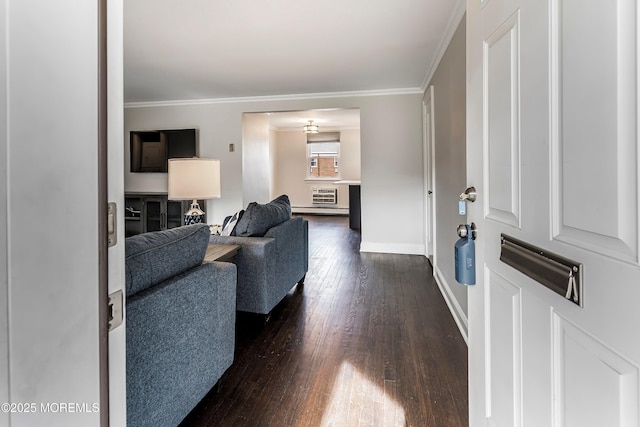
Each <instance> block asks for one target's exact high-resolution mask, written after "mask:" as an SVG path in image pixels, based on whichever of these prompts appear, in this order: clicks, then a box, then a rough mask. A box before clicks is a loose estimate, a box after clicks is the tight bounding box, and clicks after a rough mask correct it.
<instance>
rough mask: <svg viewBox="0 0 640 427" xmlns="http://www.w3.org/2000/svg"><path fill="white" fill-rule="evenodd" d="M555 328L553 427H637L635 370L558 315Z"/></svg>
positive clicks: (603, 345) (635, 367) (636, 369)
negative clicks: (554, 406) (592, 426)
mask: <svg viewBox="0 0 640 427" xmlns="http://www.w3.org/2000/svg"><path fill="white" fill-rule="evenodd" d="M553 323H554V328H553V333H554V337H553V342H554V354H553V361H554V366H553V370H554V372H557V375H556V376H555V378H554V392H555V395H556V396H557V397H558V399H557V400H556V408H555V413H556V417H557V418H556V420H555V421H556V424H557V425H562V426H576V427H578V426H589V425H594V426H595V425H598V426H605V425H606V426H616V425H621V426H627V425H628V426H635V425H637V423H636V421H637V419H638V418H637V410H638V398H639V396H638V367H637V366H634V365H633V364H632V363H630V362H628V361H626V360H625V359H623V358H622V357H621V356H620V355H619V354H617V353H616V352H615V351H612V350H611V349H609V348H608V347H607V346H606V345H605V344H603V343H601V342H599V341H598V340H597V339H595V338H593V337H592V336H590V335H589V334H588V333H586V332H584V331H583V330H581V329H579V328H578V327H576V326H575V325H573V324H572V323H571V322H569V321H568V320H566V319H565V318H564V317H562V316H561V315H559V314H557V313H554V315H553ZM585 373H588V375H585ZM594 384H598V386H597V387H594ZM584 402H597V404H593V405H585V404H584Z"/></svg>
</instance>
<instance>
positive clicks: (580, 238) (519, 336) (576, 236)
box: [452, 0, 640, 427]
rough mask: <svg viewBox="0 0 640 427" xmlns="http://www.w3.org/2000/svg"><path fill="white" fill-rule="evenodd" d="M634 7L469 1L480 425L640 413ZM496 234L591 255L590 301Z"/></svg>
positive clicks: (614, 0)
mask: <svg viewBox="0 0 640 427" xmlns="http://www.w3.org/2000/svg"><path fill="white" fill-rule="evenodd" d="M637 12H638V11H637V5H636V1H635V0H608V1H606V2H604V1H601V0H549V1H540V0H469V1H467V102H468V104H467V180H468V185H474V186H475V187H476V189H477V190H478V200H477V201H476V202H475V203H468V205H469V206H468V218H469V221H473V222H475V223H476V225H477V227H478V238H477V240H476V249H477V259H476V273H477V284H476V285H475V286H472V287H470V289H469V395H470V418H471V425H472V426H485V425H487V426H523V425H524V426H580V427H585V426H637V425H638V424H639V423H640V416H639V413H640V411H639V406H640V396H639V391H638V389H639V379H638V377H639V374H638V373H639V366H640V339H638V335H637V328H638V325H640V310H639V309H638V305H639V304H638V301H639V300H640V268H639V264H640V263H639V251H638V243H639V238H638V236H639V216H638V188H639V187H638V172H639V171H638V158H639V157H638V135H637V125H638V90H637V83H638V69H637V65H636V64H637V60H638V50H637V48H638V43H637V40H638V39H637V37H638V35H637V34H638V33H637V31H638V26H637V23H638V21H637V20H638V14H637ZM462 190H464V189H461V191H462ZM452 231H453V230H452ZM501 233H504V234H507V235H509V236H512V237H515V238H517V239H520V240H522V241H525V242H528V243H531V244H533V245H535V246H538V247H540V248H542V249H544V250H545V251H550V252H552V253H555V254H558V255H562V256H564V257H567V258H569V259H571V260H574V261H577V262H579V263H581V264H582V286H581V288H578V292H579V293H580V295H579V296H580V298H581V301H582V306H579V305H577V304H575V303H574V302H572V301H570V300H568V299H566V298H565V295H560V294H559V293H557V292H554V291H552V290H550V289H548V288H546V287H545V286H543V285H541V284H540V283H538V282H537V281H535V280H533V279H530V278H529V277H528V276H526V275H525V274H522V273H521V272H519V271H517V270H516V269H514V268H512V267H510V266H508V265H507V264H505V263H503V262H501V261H500V252H501V238H500V236H501ZM567 284H569V281H567Z"/></svg>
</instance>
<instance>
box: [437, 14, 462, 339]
mask: <svg viewBox="0 0 640 427" xmlns="http://www.w3.org/2000/svg"><path fill="white" fill-rule="evenodd" d="M465 25H466V21H465V18H463V19H462V21H461V22H460V24H459V25H458V28H457V30H456V32H455V33H454V35H453V38H452V39H451V42H450V43H449V46H448V47H447V50H446V52H445V53H444V55H443V57H442V59H441V61H440V63H439V65H438V68H437V70H436V72H435V73H434V75H433V78H432V80H431V82H430V85H433V86H434V96H433V99H434V120H435V126H434V130H435V138H434V143H435V189H434V196H435V198H436V218H437V221H438V223H437V224H436V226H435V250H436V253H435V254H434V261H435V265H434V270H435V276H436V280H437V281H438V284H439V285H440V287H441V289H442V290H443V294H444V296H445V298H446V299H447V300H448V301H447V302H448V303H449V306H450V307H451V309H452V314H453V315H454V317H456V320H457V321H458V325H459V326H460V327H461V329H462V332H463V335H465V336H466V323H467V288H466V287H464V286H462V285H459V284H458V283H457V282H456V280H455V263H454V259H453V247H454V244H455V242H456V240H458V235H457V234H456V229H457V227H458V225H459V224H464V223H466V216H460V215H458V201H459V196H460V193H462V192H464V190H465V188H466V187H467V184H466V183H467V181H466V99H465V97H466V83H465V82H466V71H465V70H466V59H465V58H466V56H465V55H466V42H465V37H466V27H465Z"/></svg>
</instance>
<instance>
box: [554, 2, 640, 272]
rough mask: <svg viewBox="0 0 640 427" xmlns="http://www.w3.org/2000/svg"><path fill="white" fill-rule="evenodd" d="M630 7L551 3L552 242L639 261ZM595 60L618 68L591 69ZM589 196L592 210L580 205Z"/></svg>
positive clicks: (587, 202)
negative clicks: (595, 207)
mask: <svg viewBox="0 0 640 427" xmlns="http://www.w3.org/2000/svg"><path fill="white" fill-rule="evenodd" d="M634 8H635V7H634V1H633V0H620V1H617V2H607V3H598V2H590V3H589V7H587V8H585V7H584V2H582V1H580V0H554V1H553V2H552V7H551V13H552V34H554V36H555V37H552V47H553V51H554V52H553V54H554V56H555V58H553V59H554V61H553V67H552V79H553V81H554V82H556V84H555V85H553V87H552V89H553V91H552V102H553V105H554V107H555V108H554V109H555V110H557V111H558V114H557V115H556V116H552V121H553V122H554V123H553V129H554V133H553V134H552V147H553V149H552V153H553V155H554V158H555V162H554V166H555V170H554V171H553V172H554V176H553V181H552V183H553V184H552V185H553V191H554V195H555V198H554V201H555V203H556V209H555V212H554V217H553V218H554V224H553V235H554V238H555V239H557V240H559V241H564V242H567V243H570V244H573V245H577V246H579V247H585V248H589V249H591V250H593V251H596V252H598V253H601V254H604V255H608V256H611V257H614V258H617V259H620V260H624V261H627V262H633V263H635V264H637V263H638V221H637V218H638V207H637V203H635V201H636V196H635V195H637V192H638V190H637V178H636V171H637V163H638V162H637V160H638V159H637V155H636V147H637V145H636V144H637V139H636V137H637V135H636V130H635V129H636V121H635V115H634V112H635V111H636V107H635V102H636V99H635V97H634V96H633V94H635V93H636V80H637V76H636V75H635V73H632V72H629V70H633V69H634V65H633V63H629V61H633V60H634V58H636V52H635V42H634V37H629V35H633V33H634V31H635V22H634V19H633V17H634ZM621 36H625V37H621ZM595 58H597V60H598V61H599V62H604V63H608V64H620V66H619V67H613V66H611V67H593V66H592V63H593V61H594V59H595ZM585 69H589V70H590V71H591V72H589V73H584V71H583V70H585ZM585 88H589V89H588V90H585ZM585 105H591V106H593V108H581V106H585ZM586 141H593V143H585V142H586ZM605 147H606V149H604V148H605ZM584 171H591V172H592V173H584ZM594 195H597V199H595V200H597V209H585V208H588V207H592V206H593V205H594V204H593V202H594V198H593V196H594Z"/></svg>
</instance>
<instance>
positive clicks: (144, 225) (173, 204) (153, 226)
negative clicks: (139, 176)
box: [124, 193, 205, 237]
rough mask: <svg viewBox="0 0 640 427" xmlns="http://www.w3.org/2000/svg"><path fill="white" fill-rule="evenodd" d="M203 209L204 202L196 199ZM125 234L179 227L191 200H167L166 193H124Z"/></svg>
mask: <svg viewBox="0 0 640 427" xmlns="http://www.w3.org/2000/svg"><path fill="white" fill-rule="evenodd" d="M198 203H200V208H201V209H203V210H204V207H205V202H204V201H203V200H200V201H198ZM124 205H125V207H124V220H125V236H126V237H129V236H134V235H136V234H140V233H147V232H150V231H160V230H167V229H169V228H175V227H180V226H181V225H182V224H183V221H184V213H185V212H186V211H188V210H189V208H190V206H191V201H186V200H185V201H180V200H168V199H167V195H166V194H131V193H129V194H125V198H124Z"/></svg>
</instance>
